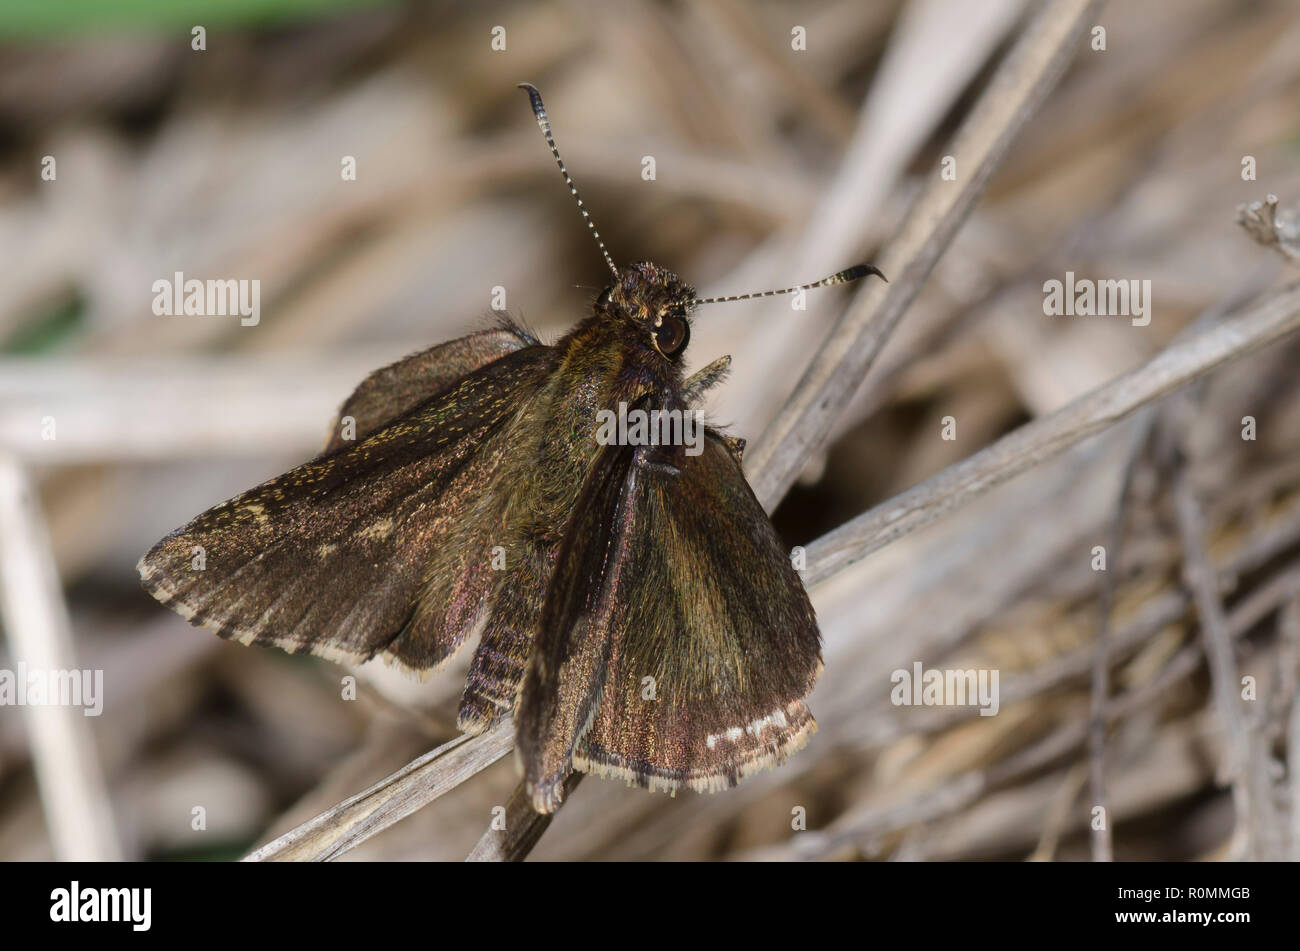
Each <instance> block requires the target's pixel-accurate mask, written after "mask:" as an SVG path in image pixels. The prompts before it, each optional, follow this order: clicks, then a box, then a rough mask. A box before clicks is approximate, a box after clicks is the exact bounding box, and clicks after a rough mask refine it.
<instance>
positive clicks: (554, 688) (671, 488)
mask: <svg viewBox="0 0 1300 951" xmlns="http://www.w3.org/2000/svg"><path fill="white" fill-rule="evenodd" d="M624 451H625V452H627V451H630V450H626V449H625V450H624ZM635 452H636V453H637V455H636V456H635V457H634V458H633V462H632V465H631V466H630V467H629V468H628V474H627V476H626V477H625V478H624V480H623V485H622V489H623V492H622V495H621V496H620V499H619V501H618V503H617V504H616V506H615V514H616V517H615V518H614V519H612V520H611V521H610V522H608V523H607V524H609V525H610V526H611V527H610V529H609V530H607V531H603V532H601V531H595V532H593V531H590V530H588V529H587V528H585V527H582V526H581V524H580V523H579V522H576V521H575V523H574V530H573V531H571V532H570V536H571V537H570V538H566V542H565V546H564V549H563V551H564V553H565V556H566V557H567V558H568V559H575V558H576V559H579V560H580V561H579V563H581V564H585V565H588V566H590V565H593V564H597V563H598V564H599V565H600V571H599V574H600V578H599V591H600V594H599V595H597V596H595V600H594V601H593V600H591V598H592V596H591V595H587V598H588V600H587V601H586V602H585V603H584V602H582V601H581V600H580V599H581V598H582V597H583V595H581V593H579V594H577V595H575V594H574V593H573V592H572V591H566V590H564V589H563V588H562V587H561V586H562V585H565V584H569V585H572V584H580V583H582V582H583V579H584V577H588V578H589V576H590V574H591V572H590V569H589V568H584V569H583V570H578V571H572V570H570V571H565V569H564V568H562V567H561V566H557V569H556V575H555V580H554V581H553V582H552V585H551V588H550V590H549V591H548V593H547V602H546V608H545V609H544V611H543V616H544V618H545V620H544V623H543V626H542V630H541V634H540V638H539V642H538V645H537V650H536V652H535V655H534V658H535V659H534V663H535V664H543V663H544V664H545V665H546V667H545V669H544V670H539V671H538V672H537V674H536V675H535V674H534V670H533V669H532V666H530V670H529V679H528V680H527V681H526V682H525V690H524V697H523V705H522V709H521V713H520V716H521V723H522V724H529V723H533V722H538V721H539V720H541V719H542V718H543V716H544V715H545V714H542V713H539V711H544V710H545V709H546V708H547V707H548V705H554V706H557V707H560V708H562V709H563V708H564V707H565V706H566V705H568V706H569V707H571V708H572V710H573V711H575V712H574V713H570V715H569V716H568V717H567V718H563V719H561V720H560V721H557V725H558V726H560V727H562V728H563V729H564V730H565V731H568V730H571V729H572V726H573V724H574V723H577V722H578V721H579V720H581V719H583V718H582V717H579V716H577V715H576V713H577V712H581V713H585V714H586V717H585V720H586V722H581V723H579V725H578V729H577V731H576V732H571V733H568V735H567V736H563V737H562V738H557V737H551V738H549V741H548V742H549V746H547V747H545V749H543V750H541V751H540V752H541V753H544V754H545V755H543V756H541V757H540V758H539V755H538V752H535V751H534V750H531V749H529V748H527V747H525V746H521V754H522V755H523V758H524V766H525V780H526V781H528V782H529V786H530V789H531V792H532V796H533V801H534V805H535V806H536V807H537V808H539V809H542V810H548V811H549V810H552V809H554V807H555V802H556V801H557V797H558V795H559V786H558V785H557V783H556V777H557V776H558V781H559V782H561V783H562V782H563V779H564V776H562V775H559V774H560V773H561V772H564V771H565V770H563V769H561V768H558V767H559V766H560V765H561V764H559V763H558V762H557V760H559V759H560V758H561V752H562V751H563V750H564V749H565V748H567V749H568V750H570V751H571V753H572V766H573V768H575V769H578V770H583V771H586V772H593V773H596V774H598V775H602V776H616V777H619V778H623V779H626V780H628V781H629V782H632V783H636V784H639V785H642V786H646V787H649V788H651V789H663V790H668V791H673V790H676V789H679V788H682V787H687V788H691V789H696V790H701V791H706V790H709V791H711V790H715V789H720V788H724V787H727V786H730V785H734V784H735V783H736V782H738V781H739V780H740V779H741V778H743V777H744V776H746V775H748V774H749V773H752V772H755V771H757V770H759V769H763V768H765V767H769V766H773V765H776V764H777V763H780V762H782V761H783V760H784V759H785V758H786V757H787V756H789V755H790V754H791V753H793V752H795V751H796V750H797V749H799V748H800V747H801V746H802V745H803V744H804V742H806V740H807V738H808V737H809V736H810V735H811V734H812V732H813V731H814V730H815V729H816V724H815V722H814V721H813V719H812V716H811V714H810V713H809V712H808V708H807V706H806V705H805V704H804V701H803V698H804V697H805V696H806V695H807V694H808V692H809V691H810V690H811V688H812V685H813V683H814V681H815V680H816V678H817V675H818V674H819V672H820V670H821V650H820V639H819V635H818V633H817V625H816V619H815V617H814V614H813V609H812V605H811V604H810V602H809V601H808V597H807V594H806V593H805V592H804V590H803V585H802V583H801V582H800V580H799V577H798V574H797V573H796V572H795V571H794V569H793V567H792V566H791V564H790V561H789V558H788V556H787V553H786V551H785V549H784V546H783V545H782V544H781V541H780V538H779V537H778V536H777V534H776V530H775V529H774V528H773V527H772V525H771V522H770V521H769V520H768V519H767V517H766V515H765V514H764V513H763V511H762V507H761V506H760V505H759V503H758V500H757V499H756V498H755V497H754V494H753V492H752V491H751V490H750V488H749V485H748V483H746V482H745V480H744V476H743V475H742V473H741V470H740V465H739V462H738V460H737V458H736V456H735V454H734V453H733V451H732V449H731V448H729V446H728V444H727V443H726V442H725V437H723V436H721V434H719V433H717V432H715V431H712V430H710V431H709V433H708V438H707V439H706V440H705V442H704V447H703V452H702V453H701V454H699V455H697V456H691V455H687V454H686V453H685V451H684V449H683V447H680V446H679V447H673V448H671V449H669V448H667V447H663V448H659V449H653V450H652V449H650V448H648V447H642V448H641V449H639V450H635ZM606 498H607V499H608V498H609V496H608V495H607V496H606ZM616 526H624V527H626V530H621V529H619V528H617V527H616ZM584 549H590V551H584ZM602 553H603V554H602ZM583 559H585V561H583ZM588 583H590V581H589V582H588ZM564 604H568V605H570V606H571V607H570V609H569V610H567V611H559V610H555V609H553V608H552V605H564ZM575 604H581V607H580V608H579V609H576V610H575V609H574V608H573V607H572V606H573V605H575ZM575 615H576V616H577V617H578V618H580V619H579V620H577V621H575V620H574V617H575ZM584 623H587V624H591V623H596V624H599V625H600V626H602V627H603V628H605V629H607V631H608V636H607V637H606V638H605V651H604V655H603V658H600V659H601V661H603V663H602V664H601V667H602V669H601V670H600V671H599V673H598V674H597V675H596V676H594V677H592V676H589V677H588V678H587V679H586V680H579V681H577V682H571V681H566V668H565V664H570V665H575V664H576V665H577V666H578V667H579V668H581V663H579V662H578V661H576V660H575V658H574V656H573V655H574V654H576V653H580V652H584V651H585V652H587V659H586V660H585V661H583V663H591V662H593V658H598V657H600V655H599V654H598V653H595V652H594V651H595V649H594V648H593V647H592V646H591V643H590V641H591V640H592V639H591V638H586V637H583V636H575V635H574V633H573V632H574V631H578V632H579V634H581V632H582V631H584V630H588V628H586V627H584ZM543 673H545V674H549V675H550V676H549V678H547V677H543V676H542V674H543ZM593 684H595V685H598V692H597V694H596V695H595V696H594V697H593V696H590V695H589V694H588V691H589V689H590V688H591V685H593ZM530 686H531V689H530ZM543 687H545V688H546V689H542V688H543ZM552 716H553V717H554V715H552ZM530 757H533V759H531V760H530Z"/></svg>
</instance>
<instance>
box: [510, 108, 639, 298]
mask: <svg viewBox="0 0 1300 951" xmlns="http://www.w3.org/2000/svg"><path fill="white" fill-rule="evenodd" d="M519 88H520V89H523V90H524V91H526V92H527V93H528V101H529V102H530V103H532V106H533V115H535V116H536V117H537V125H538V126H539V127H540V128H541V130H542V135H544V136H546V144H547V145H549V146H550V147H551V154H552V155H554V156H555V164H556V165H558V166H560V174H561V175H563V176H564V184H566V185H568V186H569V194H571V195H572V196H573V200H574V201H576V202H577V203H578V210H579V211H580V212H582V218H583V220H584V221H586V222H587V227H588V228H589V229H590V231H591V236H592V237H593V238H595V239H596V244H597V245H598V246H599V247H600V253H601V254H603V255H604V256H605V263H606V264H608V265H609V269H610V271H612V272H613V273H614V280H618V268H616V267H615V266H614V259H613V258H612V257H610V256H609V251H607V250H606V249H605V242H604V241H601V240H600V232H599V231H597V230H596V222H594V221H592V220H591V215H589V214H587V206H586V205H584V204H583V203H582V198H581V196H579V194H578V186H576V185H574V184H573V179H572V178H570V177H569V170H568V169H567V168H565V167H564V159H562V158H560V150H559V149H557V148H556V147H555V136H553V135H551V120H550V119H548V118H547V117H546V106H544V105H542V94H541V93H540V92H538V91H537V87H536V86H534V85H533V84H532V83H520V84H519Z"/></svg>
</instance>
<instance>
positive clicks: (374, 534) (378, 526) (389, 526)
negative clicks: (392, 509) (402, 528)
mask: <svg viewBox="0 0 1300 951" xmlns="http://www.w3.org/2000/svg"><path fill="white" fill-rule="evenodd" d="M392 531H393V520H392V519H391V518H381V519H380V520H379V521H377V522H375V523H374V524H373V525H367V526H366V527H365V528H363V529H362V530H361V531H360V532H358V533H357V534H358V535H359V536H360V537H361V538H379V539H383V538H387V537H388V536H389V534H390V533H391V532H392Z"/></svg>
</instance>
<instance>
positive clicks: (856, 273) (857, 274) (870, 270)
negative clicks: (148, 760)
mask: <svg viewBox="0 0 1300 951" xmlns="http://www.w3.org/2000/svg"><path fill="white" fill-rule="evenodd" d="M868 274H874V275H876V277H878V278H880V279H881V280H882V281H884V282H885V283H886V284H888V283H889V278H887V277H885V275H883V274H881V273H880V268H878V267H876V266H875V265H874V264H855V265H854V266H853V267H850V268H845V269H844V270H843V271H837V272H836V273H834V274H832V275H831V276H830V277H823V278H822V279H821V280H820V281H813V282H812V283H811V284H797V285H795V286H794V287H783V288H781V289H780V290H779V291H759V292H758V293H756V294H733V295H732V296H731V297H697V298H695V300H693V301H691V304H692V306H694V305H697V304H725V303H728V302H730V301H733V300H752V299H753V298H755V297H776V296H777V295H778V294H793V293H794V292H795V291H810V290H812V289H813V288H814V287H833V286H834V285H836V284H848V283H849V282H850V281H856V280H860V279H861V278H864V277H866V276H867V275H868Z"/></svg>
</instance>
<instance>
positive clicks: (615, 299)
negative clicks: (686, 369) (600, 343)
mask: <svg viewBox="0 0 1300 951" xmlns="http://www.w3.org/2000/svg"><path fill="white" fill-rule="evenodd" d="M694 303H695V288H693V287H691V286H690V285H689V284H686V283H683V282H682V280H681V279H680V278H678V276H677V275H676V274H674V273H673V272H672V271H669V270H668V269H667V268H662V267H660V266H659V265H657V264H651V263H649V262H648V261H643V262H640V263H637V264H633V265H630V266H628V267H624V268H623V269H622V270H621V271H619V272H618V280H616V281H615V282H614V283H613V284H611V285H610V286H609V287H607V288H605V289H604V290H603V291H602V292H601V294H600V297H599V298H598V299H597V300H596V310H597V312H598V313H601V314H603V315H605V316H607V317H612V318H614V319H618V320H624V321H627V322H629V323H630V324H631V325H632V326H633V327H634V328H635V329H636V330H637V331H638V332H639V333H641V334H644V335H645V336H646V338H647V339H648V340H649V343H650V345H651V346H652V347H654V349H655V350H657V351H658V352H659V353H660V354H662V355H663V356H664V357H666V358H667V359H669V360H677V359H679V358H680V357H681V355H682V352H683V351H685V349H686V344H687V343H688V342H689V341H690V339H691V324H690V313H691V310H692V309H693V308H694Z"/></svg>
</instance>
